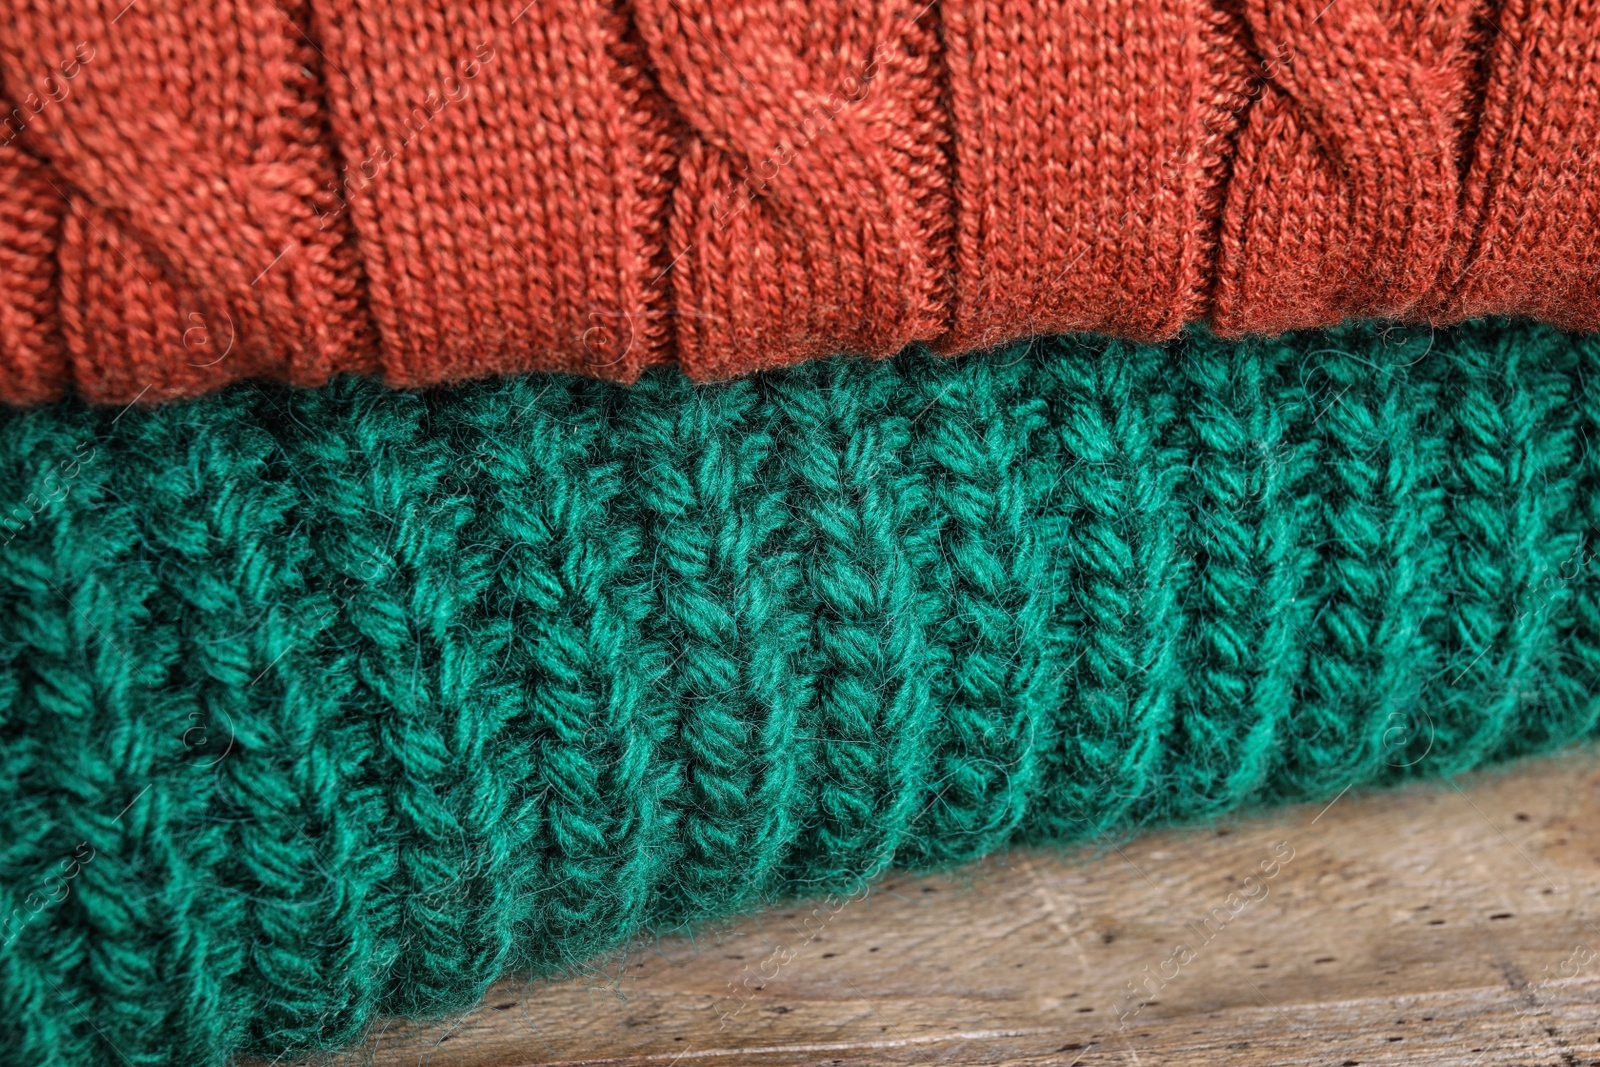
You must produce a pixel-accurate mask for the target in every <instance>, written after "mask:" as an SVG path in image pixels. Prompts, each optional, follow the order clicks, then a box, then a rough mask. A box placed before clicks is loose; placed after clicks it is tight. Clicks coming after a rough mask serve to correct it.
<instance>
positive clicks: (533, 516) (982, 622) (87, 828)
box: [0, 324, 1600, 1067]
mask: <svg viewBox="0 0 1600 1067" xmlns="http://www.w3.org/2000/svg"><path fill="white" fill-rule="evenodd" d="M1597 382H1600V339H1595V338H1587V339H1580V338H1572V337H1567V336H1563V335H1561V334H1558V333H1556V332H1554V331H1553V330H1549V329H1547V328H1543V327H1537V326H1532V325H1516V326H1496V325H1492V324H1491V325H1482V326H1472V327H1463V328H1460V329H1458V330H1456V331H1454V332H1448V333H1442V334H1439V335H1436V336H1432V335H1430V333H1429V331H1426V330H1418V331H1415V333H1414V334H1407V333H1406V332H1405V331H1401V330H1396V329H1394V328H1374V327H1360V328H1346V329H1344V330H1341V331H1339V332H1335V333H1332V334H1328V335H1303V336H1291V337H1289V338H1286V339H1284V340H1282V341H1276V342H1270V343H1268V342H1248V343H1233V342H1223V341H1218V340H1216V339H1213V338H1210V337H1206V336H1197V337H1194V338H1191V339H1189V340H1187V341H1184V342H1180V343H1178V344H1176V345H1174V346H1171V347H1169V348H1166V349H1158V348H1149V347H1141V346H1137V345H1129V344H1127V343H1123V342H1117V341H1109V340H1091V339H1086V338H1076V337H1069V338H1065V339H1061V340H1058V341H1052V342H1035V343H1032V344H1029V345H1024V346H1019V347H1017V348H1016V349H1014V350H1011V351H1007V352H1002V353H999V354H994V355H987V356H979V357H974V358H972V359H969V360H964V361H959V362H951V361H945V360H942V359H939V358H937V357H934V356H932V355H929V354H926V353H922V354H916V353H913V354H907V355H903V356H901V357H898V358H896V359H893V360H889V361H882V362H877V363H867V362H861V361H852V360H847V359H836V360H828V361H820V362H815V363H812V364H810V365H808V366H806V367H802V368H795V369H791V370H787V371H781V372H774V373H770V374H763V375H758V376H755V377H753V378H751V379H747V380H742V381H738V382H732V383H726V384H716V385H707V386H695V385H692V384H691V383H689V382H687V381H686V380H685V379H684V378H683V377H682V376H681V375H677V374H667V373H650V374H646V375H644V376H643V377H642V378H641V379H640V381H639V382H638V383H637V384H636V385H635V386H634V387H633V388H631V389H623V388H619V387H617V386H615V385H610V384H605V383H598V382H593V381H586V380H584V379H581V378H576V377H540V376H532V377H509V378H505V379H503V380H499V381H495V382H490V383H482V384H478V385H472V386H464V387H460V388H458V389H455V390H449V391H445V390H440V391H433V392H429V393H422V394H416V393H390V392H386V391H384V390H383V389H382V388H381V387H380V386H378V385H377V384H375V383H374V382H372V381H370V380H362V379H358V378H343V379H340V380H338V381H336V382H334V383H332V384H329V385H328V386H325V387H323V388H321V389H317V390H299V391H296V390H289V389H284V388H281V387H277V386H270V385H268V386H258V385H241V386H237V387H234V388H231V389H228V390H225V391H223V392H221V393H220V394H218V395H216V396H214V397H210V398H206V399H204V400H200V401H195V402H187V403H177V404H171V405H164V406H160V407H156V408H148V409H147V408H135V409H132V410H128V411H125V412H121V413H117V412H113V411H108V410H103V409H95V408H93V407H89V406H85V405H83V404H81V403H80V402H77V401H68V402H61V403H58V404H55V405H52V406H48V407H42V408H37V409H34V410H29V411H19V410H11V411H7V412H5V413H4V414H3V415H0V538H3V540H4V550H3V551H0V737H3V739H4V744H5V751H6V759H5V760H4V761H3V762H0V799H3V801H4V807H5V811H6V813H7V814H6V818H7V833H6V834H5V835H3V836H0V915H3V916H4V927H3V929H4V933H3V935H0V936H3V938H4V944H3V947H0V1042H3V1043H4V1046H5V1047H6V1049H7V1050H8V1055H9V1062H14V1063H18V1064H47V1063H48V1064H52V1065H67V1067H77V1065H88V1064H101V1063H105V1062H107V1061H108V1060H112V1059H118V1054H120V1059H118V1062H122V1061H124V1060H125V1061H126V1062H128V1063H133V1064H162V1065H169V1064H171V1065H185V1067H186V1065H194V1064H212V1065H220V1064H222V1063H224V1062H226V1061H227V1059H228V1057H229V1056H230V1055H231V1054H233V1053H235V1052H239V1051H249V1052H253V1053H258V1054H262V1055H268V1056H277V1055H279V1054H280V1053H294V1052H302V1051H306V1050H310V1049H319V1048H329V1047H337V1046H339V1045H341V1044H344V1043H346V1042H348V1041H350V1040H352V1039H353V1038H354V1037H355V1036H356V1035H357V1034H358V1033H359V1032H360V1031H361V1029H362V1027H363V1026H365V1025H366V1023H367V1022H368V1021H369V1020H371V1019H372V1018H373V1017H374V1016H375V1015H377V1014H380V1013H401V1014H407V1015H428V1014H437V1013H440V1012H446V1011H450V1010H455V1009H461V1008H465V1007H467V1006H469V1005H470V1004H472V1003H474V1002H475V1000H476V999H477V998H478V997H479V996H480V995H481V994H482V992H483V991H484V990H485V988H486V987H487V986H488V984H489V983H491V982H492V981H494V980H495V979H496V978H497V977H498V976H500V975H502V974H504V973H507V972H509V971H526V972H533V973H538V974H548V973H552V972H558V971H561V970H563V969H565V968H568V967H573V966H577V965H578V964H580V963H581V962H582V961H584V960H586V959H589V958H592V957H593V956H594V955H595V954H597V953H603V952H607V951H614V950H616V949H618V948H619V947H620V946H622V945H624V944H625V943H626V942H627V941H628V940H629V939H630V938H633V937H635V936H638V935H640V934H641V933H642V932H644V931H646V930H649V929H658V930H659V929H669V928H674V927H679V926H681V925H683V924H685V923H690V922H694V921H698V920H703V919H705V918H707V917H711V916H718V915H724V914H728V913H730V912H732V911H734V910H736V909H739V908H743V907H748V906H750V905H752V904H754V903H756V902H759V901H763V900H769V899H772V898H774V897H781V896H786V895H792V894H796V893H817V894H821V893H828V892H837V893H852V892H855V891H856V890H857V889H858V888H859V887H860V885H861V884H862V879H864V878H870V877H871V876H872V875H874V874H876V873H878V872H879V871H881V870H883V869H884V868H885V867H886V866H888V865H891V864H896V865H901V866H930V865H943V864H948V863H953V862H957V861H960V860H963V859H966V858H969V857H973V856H976V855H979V854H981V853H984V852H986V851H989V850H991V849H994V848H996V847H999V846H1002V845H1004V844H1006V843H1007V842H1011V841H1019V840H1022V841H1064V840H1074V839H1082V838H1084V837H1086V836H1088V835H1092V834H1097V833H1102V832H1106V831H1111V832H1115V833H1124V832H1127V831H1129V830H1130V829H1132V828H1136V827H1139V826H1145V825H1149V824H1152V823H1156V822H1165V821H1170V820H1182V819H1191V818H1195V817H1198V816H1204V815H1207V814H1211V813H1216V812H1219V811H1222V810H1225V809H1226V808H1228V807H1229V806H1232V805H1237V804H1240V803H1246V802H1253V801H1257V800H1263V799H1283V798H1301V797H1324V798H1326V797H1331V796H1333V795H1335V794H1337V793H1339V792H1340V791H1341V790H1343V789H1345V788H1347V787H1349V786H1351V785H1355V784H1361V783H1370V782H1387V781H1394V780H1399V779H1404V778H1408V777H1411V776H1415V775H1422V774H1439V773H1449V772H1454V771H1459V770H1461V769H1463V768H1466V767H1469V766H1473V765H1475V764H1478V763H1481V762H1483V761H1485V760H1491V759H1499V758H1502V757H1506V756H1511V755H1515V754H1519V753H1524V752H1529V751H1534V750H1539V749H1543V748H1547V747H1550V746H1553V745H1558V744H1562V743H1564V742H1568V741H1571V740H1573V739H1576V738H1580V737H1586V736H1589V735H1591V734H1592V733H1593V731H1594V729H1595V724H1596V719H1597V712H1600V700H1597V699H1596V693H1597V685H1600V652H1597V649H1600V639H1597V634H1600V612H1597V610H1596V604H1597V602H1600V601H1597V597H1600V565H1597V563H1596V551H1597V545H1596V536H1597V535H1596V532H1595V531H1596V521H1595V520H1596V516H1597V509H1600V467H1597V464H1600V459H1597V450H1596V449H1595V448H1594V446H1593V442H1595V441H1596V440H1600V402H1597V400H1596V396H1597V389H1600V386H1597V384H1596V383H1597ZM113 1047H114V1048H115V1050H116V1051H115V1052H113V1051H112V1049H113Z"/></svg>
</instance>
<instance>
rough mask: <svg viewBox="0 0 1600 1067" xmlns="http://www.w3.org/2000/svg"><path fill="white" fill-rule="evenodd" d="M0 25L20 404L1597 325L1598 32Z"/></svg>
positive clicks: (9, 349) (1398, 22) (1084, 6)
mask: <svg viewBox="0 0 1600 1067" xmlns="http://www.w3.org/2000/svg"><path fill="white" fill-rule="evenodd" d="M119 8H120V10H119ZM0 13H3V20H0V82H3V84H0V90H3V93H4V96H5V106H6V108H7V110H8V113H9V116H8V118H7V120H6V121H5V124H4V129H0V182H3V183H4V187H5V196H4V198H3V200H0V400H5V401H9V402H13V403H30V402H38V401H42V400H46V399H48V398H51V397H54V396H56V395H58V394H60V393H62V392H64V391H76V392H79V393H80V394H83V395H86V396H88V397H89V398H91V399H94V400H97V401H103V402H128V401H132V400H135V399H140V398H143V399H154V398H159V397H167V396H174V395H187V394H195V393H199V392H204V391H206V390H209V389H212V388H214V387H216V386H218V385H220V384H222V383H224V382H227V381H231V380H235V379H239V378H246V377H271V378H279V379H284V380H288V381H291V382H294V383H298V384H307V385H309V384H315V383H319V382H322V381H324V380H326V379H327V378H328V376H329V375H330V374H333V373H336V372H339V371H355V372H361V373H381V374H383V375H384V376H385V377H386V378H388V379H389V380H391V381H393V382H395V383H399V384H405V385H425V384H431V383H438V382H446V381H453V380H460V379H464V378H471V377H477V376H482V375H488V374H495V373H502V372H511V371H523V370H561V371H573V372H578V373H583V374H590V375H599V376H603V377H609V378H615V379H620V380H624V381H627V380H632V379H633V378H635V377H636V376H637V375H638V374H639V373H640V372H641V371H642V370H643V369H644V368H646V367H648V366H651V365H655V364H662V363H676V364H678V365H679V366H681V367H682V368H683V369H684V371H685V372H687V373H688V374H689V375H691V376H693V377H696V378H716V377H723V376H728V375H734V374H739V373H742V372H746V371H750V370H753V369H757V368H762V367H772V366H778V365H783V364H789V363H793V362H796V361H799V360H804V359H807V358H810V357H814V356H820V355H825V354H831V353H837V352H855V353H861V354H864V355H869V356H883V355H887V354H889V353H892V352H894V351H896V350H898V349H900V348H902V347H904V346H905V345H907V344H909V343H912V342H918V341H921V342H927V343H929V344H930V345H932V346H933V347H935V348H936V349H938V350H940V351H945V352H958V351H963V350H968V349H972V348H976V347H982V346H988V345H992V344H996V343H999V342H1002V341H1006V340H1009V339H1013V338H1016V337H1019V336H1026V335H1032V334H1045V333H1056V332H1061V331H1069V330H1093V331H1099V332H1103V333H1110V334H1115V335H1122V336H1127V337H1133V338H1144V339H1158V338H1166V337H1171V336H1173V335H1174V334H1175V333H1176V332H1177V331H1179V330H1180V329H1181V328H1182V327H1183V325H1184V324H1185V323H1188V322H1193V321H1206V322H1208V323H1210V324H1211V326H1212V328H1214V329H1215V330H1217V331H1219V332H1221V333H1224V334H1240V333H1250V332H1276V331H1281V330H1285V329H1289V328H1294V327H1304V326H1313V325H1321V324H1328V323H1333V322H1336V321H1339V320H1341V319H1344V318H1347V317H1352V316H1384V317H1392V318H1398V319H1406V320H1422V321H1431V322H1444V321H1449V320H1458V319H1462V318H1466V317H1471V316H1478V315H1485V314H1502V313H1505V314H1524V315H1530V316H1535V317H1538V318H1541V319H1544V320H1547V321H1550V322H1554V323H1557V324H1559V325H1562V326H1565V327H1569V328H1578V329H1593V328H1595V327H1597V326H1600V4H1597V2H1596V0H1546V2H1538V0H1271V2H1269V0H1034V2H1021V0H934V2H931V3H922V2H916V0H913V2H902V0H854V2H849V3H846V2H842V0H804V2H796V0H786V2H780V0H740V2H735V0H718V2H716V3H712V2H711V0H616V2H612V0H537V2H533V3H526V2H525V0H498V2H489V0H453V2H445V0H409V2H403V3H400V2H395V0H299V2H298V3H285V2H284V0H276V2H275V0H133V2H131V3H128V4H127V6H125V7H124V6H122V0H117V2H105V0H0Z"/></svg>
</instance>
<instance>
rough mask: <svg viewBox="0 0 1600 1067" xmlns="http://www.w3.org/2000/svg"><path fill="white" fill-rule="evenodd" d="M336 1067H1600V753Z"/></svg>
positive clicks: (782, 941) (1003, 883) (883, 909)
mask: <svg viewBox="0 0 1600 1067" xmlns="http://www.w3.org/2000/svg"><path fill="white" fill-rule="evenodd" d="M1275 859H1276V860H1277V861H1278V862H1277V864H1276V867H1275V868H1274V867H1273V861H1274V860H1275ZM1264 865H1265V866H1264ZM1230 894H1232V895H1233V896H1232V897H1231V898H1230ZM1180 946H1181V947H1182V949H1183V950H1186V951H1180ZM1141 982H1143V983H1144V984H1143V986H1142V989H1143V990H1144V994H1143V996H1142V997H1140V996H1136V995H1134V994H1133V993H1131V992H1130V988H1131V987H1133V986H1136V985H1138V984H1139V983H1141ZM325 1062H327V1063H330V1064H339V1065H346V1064H352V1065H353V1064H373V1065H400V1064H406V1065H414V1064H429V1065H433V1067H446V1065H449V1067H469V1065H471V1067H490V1065H494V1067H507V1065H531V1064H563V1065H568V1064H606V1065H633V1064H637V1065H640V1067H645V1065H666V1067H670V1065H672V1064H682V1065H683V1067H725V1065H726V1067H731V1065H733V1064H758V1065H769V1067H776V1065H780V1064H822V1065H845V1064H850V1065H901V1064H1005V1065H1024V1064H1028V1065H1035V1064H1036V1065H1044V1064H1059V1065H1062V1067H1072V1065H1084V1067H1090V1065H1096V1064H1112V1063H1116V1064H1128V1065H1133V1067H1145V1065H1162V1067H1188V1065H1199V1064H1208V1065H1211V1064H1227V1065H1230V1067H1256V1065H1266V1064H1329V1065H1333V1067H1354V1065H1356V1064H1360V1065H1367V1067H1380V1065H1386V1064H1400V1063H1407V1064H1433V1065H1439V1067H1496V1065H1513V1064H1515V1065H1544V1064H1552V1065H1561V1067H1578V1065H1580V1064H1585V1065H1587V1064H1600V751H1597V750H1594V749H1588V750H1581V751H1577V752H1571V753H1568V754H1566V755H1563V756H1561V757H1558V758H1554V759H1546V760H1537V761H1530V762H1526V763H1522V764H1519V765H1516V766H1513V767H1511V768H1509V769H1506V770H1501V771H1496V772H1487V773H1482V774H1478V775H1474V776H1471V777H1468V778H1463V779H1460V780H1458V781H1456V782H1434V783H1430V784H1426V785H1417V786H1412V787H1408V788H1406V789H1404V790H1400V791H1390V792H1376V793H1361V792H1358V791H1352V792H1349V793H1347V794H1345V795H1343V796H1341V797H1340V798H1339V799H1338V800H1336V801H1335V802H1334V803H1333V804H1332V805H1330V806H1328V807H1327V808H1326V809H1325V810H1324V809H1322V808H1321V806H1320V805H1318V806H1312V807H1296V808H1287V809H1279V810H1276V811H1273V812H1270V813H1266V814H1259V815H1252V816H1244V817H1239V818H1233V819H1229V820H1227V821H1225V822H1221V823H1218V824H1215V825H1213V826H1208V827H1205V828H1191V829H1188V830H1183V831H1167V832H1160V833H1154V834H1149V835H1146V836H1143V837H1140V838H1137V839H1135V840H1133V841H1130V842H1124V843H1120V844H1117V845H1112V844H1101V845H1097V846H1094V847H1088V848H1081V849H1078V850H1075V851H1071V852H1045V851H1031V850H1014V851H1012V852H1010V853H1007V854H1004V855H1000V856H995V857H992V858H991V859H990V860H988V861H986V862H984V863H981V864H977V865H975V866H973V867H970V868H967V869H965V870H963V871H961V872H958V873H957V874H955V875H953V876H950V877H933V878H911V877H907V876H897V877H893V878H890V879H889V880H887V881H885V882H883V883H881V884H879V885H877V886H874V887H873V888H872V889H871V891H870V892H868V893H866V894H865V895H864V896H860V897H858V898H856V899H846V900H839V899H833V900H825V901H821V902H813V903H811V904H807V905H801V906H796V907H789V908H784V909H782V910H774V911H769V912H766V913H764V914H761V915H758V916H754V917H751V918H749V919H748V920H746V921H743V922H740V923H739V924H737V925H734V926H731V927H729V928H726V929H721V930H716V931H710V932H706V931H702V932H701V933H700V934H699V935H698V936H697V937H696V938H694V939H688V938H673V939H666V940H661V941H658V942H656V943H653V944H650V945H641V946H637V947H635V948H634V949H633V950H632V951H630V952H628V953H627V954H626V955H621V954H619V955H618V956H616V957H614V958H611V959H608V960H602V961H597V962H596V963H595V964H594V966H593V968H592V970H591V971H590V972H589V973H587V974H585V975H584V976H582V977H580V978H577V979H573V980H569V981H562V982H557V983H545V982H535V983H529V982H527V981H521V982H507V983H502V984H501V985H500V986H498V987H496V989H495V990H494V991H492V993H491V995H490V996H489V997H487V998H486V999H485V1000H484V1002H483V1003H482V1004H480V1005H479V1006H478V1007H477V1008H476V1009H474V1010H473V1011H472V1012H470V1013H468V1014H467V1015H466V1016H465V1017H463V1018H458V1019H454V1020H450V1021H448V1022H447V1023H443V1024H435V1025H416V1024H406V1023H403V1022H390V1023H388V1024H386V1025H383V1026H381V1027H379V1028H377V1029H376V1030H375V1031H374V1032H373V1033H372V1035H371V1037H370V1039H369V1040H368V1042H367V1044H366V1045H365V1046H363V1047H362V1048H360V1049H357V1050H355V1051H353V1052H351V1053H349V1054H346V1055H343V1056H340V1057H336V1058H332V1059H329V1060H326V1061H325Z"/></svg>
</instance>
